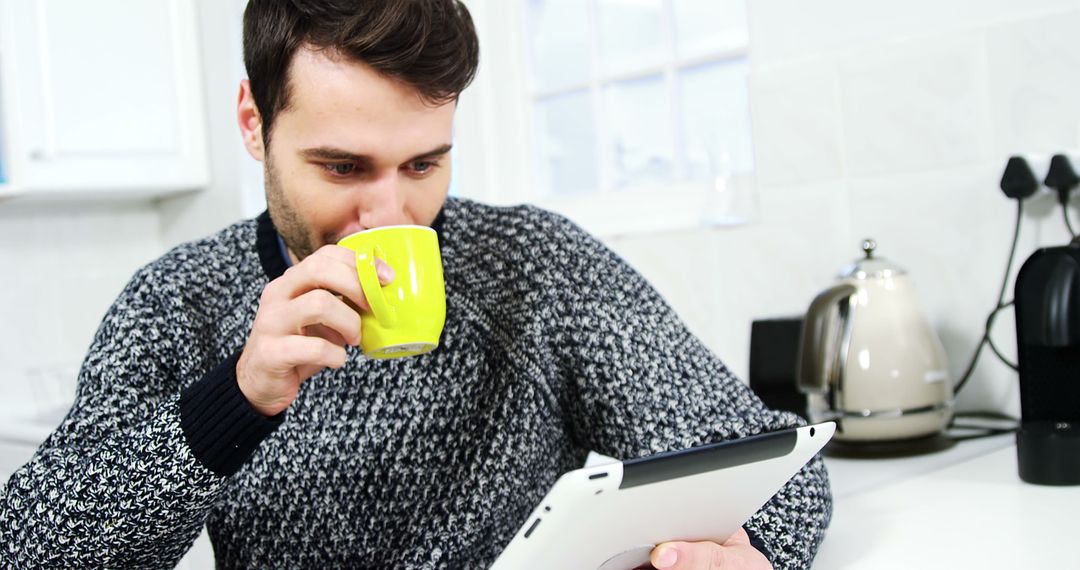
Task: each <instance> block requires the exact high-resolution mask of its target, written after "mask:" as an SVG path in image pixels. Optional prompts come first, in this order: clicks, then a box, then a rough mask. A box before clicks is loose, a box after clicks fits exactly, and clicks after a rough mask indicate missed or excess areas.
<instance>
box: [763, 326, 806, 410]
mask: <svg viewBox="0 0 1080 570" xmlns="http://www.w3.org/2000/svg"><path fill="white" fill-rule="evenodd" d="M802 325H803V318H802V317H791V318H774V319H761V320H756V321H754V322H753V324H752V325H751V326H750V389H751V390H753V391H754V393H755V394H757V396H758V397H759V398H761V401H762V402H764V403H765V405H766V406H768V407H770V408H772V409H774V410H784V411H788V412H795V413H796V414H798V415H799V416H802V418H803V419H806V394H803V393H802V392H800V391H799V387H798V386H797V385H796V383H795V373H796V372H795V371H796V370H797V368H798V356H799V335H800V334H801V332H802Z"/></svg>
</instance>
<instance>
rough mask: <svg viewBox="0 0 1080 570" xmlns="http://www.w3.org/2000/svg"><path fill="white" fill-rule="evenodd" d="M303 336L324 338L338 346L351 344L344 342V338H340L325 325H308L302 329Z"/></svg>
mask: <svg viewBox="0 0 1080 570" xmlns="http://www.w3.org/2000/svg"><path fill="white" fill-rule="evenodd" d="M304 336H315V337H319V338H325V339H326V340H328V341H330V342H332V343H334V344H336V345H338V346H346V345H349V344H352V343H350V342H349V341H347V340H345V338H344V337H342V336H341V335H340V334H338V332H337V331H335V330H334V329H332V328H330V327H328V326H325V325H308V326H306V327H304Z"/></svg>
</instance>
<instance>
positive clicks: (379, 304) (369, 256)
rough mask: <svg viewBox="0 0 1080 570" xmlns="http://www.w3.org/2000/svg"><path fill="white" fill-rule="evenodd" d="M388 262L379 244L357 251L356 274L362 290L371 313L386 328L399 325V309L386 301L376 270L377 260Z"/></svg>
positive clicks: (369, 245) (368, 245)
mask: <svg viewBox="0 0 1080 570" xmlns="http://www.w3.org/2000/svg"><path fill="white" fill-rule="evenodd" d="M376 257H379V258H381V259H382V260H383V261H385V260H386V254H385V253H383V250H382V248H381V247H379V245H378V244H365V245H364V246H363V247H362V248H360V249H357V251H356V274H357V275H358V276H359V277H360V288H361V289H363V290H364V297H366V298H367V302H368V306H369V307H371V312H372V313H374V314H375V319H376V320H377V321H379V322H380V323H382V325H383V326H384V327H392V326H394V325H395V324H397V309H395V308H394V307H393V306H392V305H390V303H388V302H387V301H386V293H384V292H383V287H382V285H381V284H380V283H379V274H378V272H377V271H376V270H375V258H376Z"/></svg>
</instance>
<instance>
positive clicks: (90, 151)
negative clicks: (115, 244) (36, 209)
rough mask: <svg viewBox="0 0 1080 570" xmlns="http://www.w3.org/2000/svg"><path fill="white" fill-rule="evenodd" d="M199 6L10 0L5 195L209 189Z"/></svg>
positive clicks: (4, 83)
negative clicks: (198, 17) (200, 54)
mask: <svg viewBox="0 0 1080 570" xmlns="http://www.w3.org/2000/svg"><path fill="white" fill-rule="evenodd" d="M195 10H196V8H195V5H194V1H193V0H94V1H93V2H87V1H85V0H0V133H2V134H3V137H2V140H0V152H3V157H4V171H5V173H6V178H7V181H6V184H5V187H6V188H5V189H4V190H6V192H7V193H9V194H16V195H20V196H27V197H31V198H33V197H48V196H63V197H70V196H77V197H84V198H85V197H90V198H92V197H98V196H128V195H131V196H142V197H145V196H154V195H159V194H167V193H172V192H178V191H182V190H189V189H196V188H199V187H202V186H204V185H205V184H206V183H207V158H206V140H205V137H206V134H205V125H204V123H205V116H204V112H203V90H202V87H201V76H200V70H199V69H200V66H199V41H198V29H197V27H196V14H195Z"/></svg>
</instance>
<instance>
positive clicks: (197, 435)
mask: <svg viewBox="0 0 1080 570" xmlns="http://www.w3.org/2000/svg"><path fill="white" fill-rule="evenodd" d="M239 359H240V352H239V351H238V352H236V353H235V354H233V355H232V356H230V357H229V358H227V359H225V361H224V362H222V363H221V364H219V365H218V366H217V367H216V368H214V369H213V370H211V371H210V372H208V373H207V374H206V376H203V377H202V379H201V380H199V381H198V382H195V383H194V384H192V385H190V386H188V387H187V388H185V389H184V391H183V392H181V393H180V427H181V429H183V430H184V437H185V438H187V443H188V447H190V448H191V451H192V453H193V454H194V455H195V458H196V459H198V460H199V462H200V463H202V464H203V465H204V466H205V467H206V468H207V469H209V470H211V471H213V472H214V473H216V474H217V475H220V476H222V477H228V476H230V475H232V474H233V473H236V472H237V471H238V470H239V469H240V467H241V466H242V465H243V464H244V463H245V462H247V460H248V458H250V457H251V454H252V453H254V452H255V448H257V447H258V446H259V444H260V443H262V440H263V439H265V438H266V436H268V435H270V434H271V433H273V431H274V430H275V429H277V427H278V426H279V425H281V423H282V422H283V421H284V420H285V412H281V413H280V414H278V415H276V416H273V417H270V418H268V417H266V416H263V415H262V414H260V413H259V412H257V411H256V410H255V408H253V407H251V404H250V403H249V402H248V400H247V398H246V397H244V393H243V392H241V391H240V386H239V385H238V384H237V383H236V362H237V361H238V360H239Z"/></svg>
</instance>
